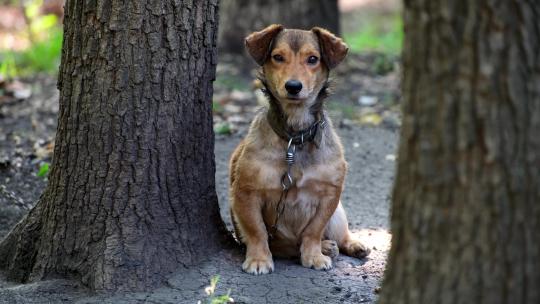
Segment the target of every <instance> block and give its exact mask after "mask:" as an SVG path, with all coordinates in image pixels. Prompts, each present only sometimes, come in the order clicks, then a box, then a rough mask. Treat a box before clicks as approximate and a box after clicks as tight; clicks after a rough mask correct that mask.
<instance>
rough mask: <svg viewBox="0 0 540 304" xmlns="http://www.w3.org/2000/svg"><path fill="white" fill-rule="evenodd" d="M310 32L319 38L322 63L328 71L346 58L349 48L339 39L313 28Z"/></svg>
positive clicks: (323, 30)
mask: <svg viewBox="0 0 540 304" xmlns="http://www.w3.org/2000/svg"><path fill="white" fill-rule="evenodd" d="M311 31H312V32H313V33H315V35H317V37H318V38H319V45H320V46H321V56H322V59H323V62H324V63H326V66H327V67H328V68H329V69H333V68H335V67H336V66H337V65H338V64H339V63H340V62H341V61H343V59H344V58H345V56H347V52H348V51H349V47H348V46H347V45H346V44H345V42H343V40H342V39H341V38H339V37H336V36H335V35H334V34H332V33H330V32H329V31H327V30H325V29H323V28H320V27H314V28H312V29H311Z"/></svg>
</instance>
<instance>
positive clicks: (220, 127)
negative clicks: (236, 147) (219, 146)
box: [214, 122, 232, 134]
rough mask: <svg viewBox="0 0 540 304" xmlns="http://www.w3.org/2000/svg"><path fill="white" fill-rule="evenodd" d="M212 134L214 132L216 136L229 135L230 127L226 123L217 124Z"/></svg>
mask: <svg viewBox="0 0 540 304" xmlns="http://www.w3.org/2000/svg"><path fill="white" fill-rule="evenodd" d="M214 132H216V134H231V133H232V129H231V125H229V123H227V122H221V123H217V124H216V125H215V126H214Z"/></svg>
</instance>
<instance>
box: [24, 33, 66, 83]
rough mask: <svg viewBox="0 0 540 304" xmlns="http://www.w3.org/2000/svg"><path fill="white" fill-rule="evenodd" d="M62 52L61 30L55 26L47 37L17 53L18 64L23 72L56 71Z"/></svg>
mask: <svg viewBox="0 0 540 304" xmlns="http://www.w3.org/2000/svg"><path fill="white" fill-rule="evenodd" d="M61 53H62V30H61V29H60V28H55V29H54V30H52V31H51V33H50V37H49V38H48V39H45V40H42V41H38V42H36V43H34V44H33V45H32V46H31V47H30V48H29V49H27V50H25V51H23V52H21V53H20V54H18V55H19V61H18V64H17V65H18V66H19V67H20V69H21V70H22V72H23V73H33V72H46V73H57V72H58V66H59V64H60V55H61Z"/></svg>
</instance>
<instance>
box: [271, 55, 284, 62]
mask: <svg viewBox="0 0 540 304" xmlns="http://www.w3.org/2000/svg"><path fill="white" fill-rule="evenodd" d="M272 58H274V60H275V61H277V62H283V60H284V59H283V56H281V55H279V54H276V55H274V56H272Z"/></svg>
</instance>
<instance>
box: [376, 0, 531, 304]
mask: <svg viewBox="0 0 540 304" xmlns="http://www.w3.org/2000/svg"><path fill="white" fill-rule="evenodd" d="M538 20H540V4H539V2H537V1H495V0H481V1H467V0H459V1H440V0H437V1H433V0H417V1H405V13H404V24H405V33H406V35H405V37H406V38H405V45H404V52H403V67H404V71H403V73H404V79H403V98H404V105H403V112H404V113H403V114H404V116H403V126H402V131H401V143H400V148H399V163H398V172H397V180H396V183H395V188H394V192H393V204H392V233H393V240H392V249H391V252H390V256H389V261H388V267H387V271H386V275H385V279H384V282H383V286H382V294H381V296H380V301H379V303H381V304H386V303H392V304H400V303H415V304H417V303H441V304H444V303H475V304H481V303H489V304H497V303H513V304H514V303H531V304H532V303H540V289H539V288H538V286H539V285H540V204H539V202H540V136H538V131H539V130H540V55H539V54H540V23H539V21H538Z"/></svg>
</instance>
